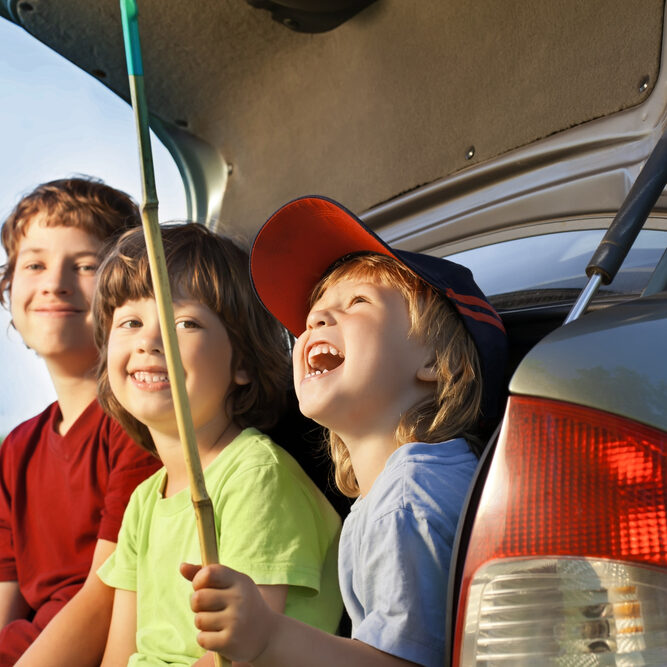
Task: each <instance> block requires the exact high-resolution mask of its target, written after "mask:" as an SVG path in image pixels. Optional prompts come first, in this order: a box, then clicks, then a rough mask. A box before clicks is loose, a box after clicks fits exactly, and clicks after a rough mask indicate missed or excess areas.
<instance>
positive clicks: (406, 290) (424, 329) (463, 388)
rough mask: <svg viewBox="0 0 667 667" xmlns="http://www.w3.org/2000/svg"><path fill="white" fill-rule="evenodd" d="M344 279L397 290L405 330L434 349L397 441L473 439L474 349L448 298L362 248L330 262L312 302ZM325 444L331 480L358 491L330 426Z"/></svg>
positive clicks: (351, 493)
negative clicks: (429, 379)
mask: <svg viewBox="0 0 667 667" xmlns="http://www.w3.org/2000/svg"><path fill="white" fill-rule="evenodd" d="M343 279H352V280H368V281H371V282H376V283H379V284H381V285H387V286H389V287H392V288H394V289H396V290H398V291H399V292H400V293H401V295H402V296H403V298H404V299H405V301H406V304H407V307H408V313H409V317H410V325H411V326H410V331H409V332H408V335H409V336H415V337H417V339H419V340H420V341H422V342H424V343H426V344H427V345H429V346H431V347H432V349H433V353H434V360H435V361H434V369H435V371H436V375H437V382H436V383H434V391H433V395H432V396H430V397H428V398H427V399H425V400H423V401H421V402H420V403H418V404H416V405H414V406H412V408H411V409H410V410H408V411H407V412H406V413H405V414H404V415H402V417H401V420H400V423H399V425H398V427H397V429H396V434H395V437H396V446H397V447H399V446H401V445H404V444H406V443H408V442H442V441H445V440H450V439H452V438H456V437H463V438H466V440H468V441H469V442H471V443H476V442H477V441H478V436H477V430H478V422H479V419H480V417H481V401H482V383H481V380H480V378H481V374H480V364H479V355H478V352H477V348H476V346H475V344H474V342H473V340H472V337H471V336H470V334H469V333H468V331H467V330H466V328H465V326H464V324H463V322H462V320H461V318H460V317H459V316H458V314H457V313H456V312H455V310H454V308H453V307H452V305H451V304H450V303H449V301H448V300H447V299H446V298H445V297H443V296H441V295H440V294H439V293H438V292H436V291H435V290H434V289H433V288H432V287H431V286H430V285H428V284H427V283H425V282H424V281H423V280H422V279H421V278H420V277H419V276H417V275H416V274H415V273H414V272H413V271H411V270H410V269H408V268H407V267H406V266H404V265H403V264H401V263H400V262H398V261H397V260H395V259H394V258H392V257H389V256H387V255H380V254H375V253H363V254H357V255H352V256H350V257H345V258H342V259H341V260H340V261H339V262H337V263H336V264H335V265H334V267H333V268H332V269H331V270H330V271H329V272H328V273H327V274H326V275H325V276H324V277H323V278H322V279H321V280H320V282H319V283H318V284H317V285H316V286H315V288H314V290H313V293H312V295H311V299H310V305H311V307H312V305H313V304H314V303H315V302H316V301H317V300H318V299H319V298H320V297H321V296H322V295H323V294H324V292H325V291H326V290H327V289H328V288H329V287H331V286H332V285H334V284H335V283H337V282H339V281H340V280H343ZM328 444H329V452H330V455H331V458H332V460H333V463H334V475H335V481H336V485H337V486H338V488H339V489H340V490H341V491H342V492H343V493H344V494H345V495H346V496H348V497H351V498H354V497H356V496H358V495H359V485H358V484H357V480H356V477H355V475H354V470H353V469H352V462H351V460H350V454H349V452H348V450H347V447H346V446H345V444H344V443H343V441H342V440H341V439H340V438H339V437H338V436H337V435H336V434H335V433H334V432H333V431H329V432H328Z"/></svg>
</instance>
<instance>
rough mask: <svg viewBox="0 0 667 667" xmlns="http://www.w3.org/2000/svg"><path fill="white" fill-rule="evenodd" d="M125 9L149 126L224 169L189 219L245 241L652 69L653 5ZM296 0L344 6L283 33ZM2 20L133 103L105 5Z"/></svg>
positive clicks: (620, 105)
mask: <svg viewBox="0 0 667 667" xmlns="http://www.w3.org/2000/svg"><path fill="white" fill-rule="evenodd" d="M138 4H139V10H140V14H139V26H140V30H141V38H142V48H143V53H144V71H145V79H146V87H147V97H148V103H149V107H150V109H151V112H152V114H153V116H154V117H156V118H158V119H160V120H161V121H162V123H163V128H162V130H160V134H162V135H164V134H166V135H171V139H172V140H173V141H175V142H176V143H177V144H178V143H179V142H180V143H182V142H183V140H184V139H183V137H184V136H186V135H194V136H195V137H197V138H199V139H201V140H202V141H203V142H205V143H206V144H208V145H209V146H210V147H212V149H213V152H211V153H209V155H214V156H215V158H217V159H219V160H220V161H221V164H223V165H224V167H225V171H228V172H229V178H228V179H227V183H226V188H225V191H224V200H223V202H222V206H221V208H220V207H219V206H217V205H216V206H210V207H209V208H208V209H207V211H206V212H204V211H203V209H198V210H193V212H194V213H196V214H197V215H198V216H201V215H203V214H204V213H206V214H208V215H216V217H218V214H219V222H220V223H221V224H222V225H224V226H225V228H227V229H231V230H233V231H235V232H241V233H242V234H244V235H245V236H246V237H251V236H252V234H253V233H254V231H256V229H257V228H258V227H259V225H260V224H261V223H262V222H263V221H264V220H265V219H266V218H267V217H268V216H269V215H270V214H271V213H272V212H273V211H274V210H275V209H276V208H277V207H278V206H280V205H281V204H282V203H284V202H285V201H287V200H289V199H291V198H294V197H296V196H299V195H303V194H306V193H321V194H325V195H329V196H331V197H334V198H336V199H338V200H340V201H342V202H343V203H345V204H346V205H347V206H348V207H349V208H350V209H351V210H353V211H355V212H357V213H361V212H363V211H366V210H368V209H370V208H372V207H374V206H376V205H378V204H381V203H383V202H387V201H390V200H392V199H393V198H395V197H397V196H398V195H400V194H401V193H405V192H409V191H412V190H414V189H416V188H419V187H420V186H423V185H425V184H429V183H433V182H435V181H437V180H438V179H442V178H445V177H447V176H450V175H452V174H455V173H457V172H460V171H462V170H465V169H469V168H471V167H474V166H475V165H478V164H480V163H483V162H484V161H487V160H490V159H491V158H494V157H497V156H499V155H502V154H504V153H507V152H508V151H511V150H513V149H516V148H517V147H520V146H525V145H527V144H530V143H531V142H534V141H536V140H539V139H541V138H544V137H547V136H550V135H553V134H554V133H557V132H560V131H562V130H565V129H567V128H571V127H574V126H577V125H580V124H582V123H586V122H587V121H590V120H592V119H596V118H600V117H604V116H607V115H609V114H613V113H615V112H617V111H619V110H622V109H627V108H630V107H633V106H634V105H637V104H639V103H641V102H642V101H643V100H645V99H646V98H647V97H648V96H649V95H650V93H651V91H652V90H653V87H654V85H655V82H656V79H657V75H658V70H659V63H660V50H661V39H662V27H663V8H664V7H663V6H664V0H642V1H641V2H628V1H627V0H588V1H587V2H580V1H579V0H535V1H534V2H530V3H527V2H523V1H522V0H505V1H504V2H502V3H498V2H494V1H493V0H484V1H483V2H477V3H470V2H466V0H422V1H421V2H419V3H413V2H405V1H404V0H376V1H375V2H372V3H370V4H369V3H355V2H350V1H349V0H348V2H335V1H334V0H329V1H328V2H325V1H321V2H317V3H304V2H296V1H294V0H292V1H291V2H287V1H285V2H279V3H272V2H262V1H258V0H254V2H253V1H252V0H249V1H248V2H244V0H216V1H215V2H197V3H188V2H162V1H161V0H141V1H140V2H139V3H138ZM252 5H256V6H255V7H254V6H252ZM280 5H285V6H287V9H286V8H285V7H281V6H280ZM307 5H312V6H318V7H322V8H323V9H325V10H327V9H328V10H332V9H333V8H336V7H338V8H343V9H345V8H348V10H349V13H351V14H353V15H352V16H351V17H350V18H349V19H348V20H347V21H344V22H343V23H342V24H341V25H339V26H338V27H335V28H334V29H332V30H329V31H326V32H316V33H307V32H298V31H295V30H293V29H290V28H289V27H287V26H289V25H292V27H298V26H297V22H296V21H292V22H291V23H290V21H289V20H286V19H285V14H284V13H283V14H280V11H283V12H285V11H290V10H289V8H290V7H292V8H295V7H296V8H297V9H296V10H294V9H292V10H291V11H293V12H294V11H296V15H297V17H298V11H299V10H298V8H299V7H304V6H307ZM355 5H357V7H355ZM363 5H368V6H366V7H365V9H361V11H358V12H357V13H354V11H355V10H356V9H358V7H359V6H362V7H363ZM261 6H268V7H273V9H274V10H277V12H278V13H277V17H278V18H281V21H282V22H279V21H277V20H272V18H271V15H270V13H269V12H268V11H265V10H262V9H260V8H258V7H261ZM0 12H2V13H4V15H5V16H13V17H14V19H15V20H16V21H17V22H20V23H21V24H22V25H23V26H24V27H25V28H26V29H27V30H28V31H29V32H30V33H32V34H33V35H34V36H35V37H36V38H37V39H39V40H40V41H42V42H44V43H45V44H47V45H48V46H50V47H52V48H53V49H55V50H56V51H57V52H58V53H60V54H62V55H63V56H65V57H66V58H68V59H70V60H71V61H72V62H74V63H75V64H76V65H77V66H79V67H81V68H83V69H84V70H86V71H87V72H89V73H91V74H92V75H93V76H96V77H97V78H98V79H99V80H100V81H102V83H104V85H106V86H108V87H109V88H110V89H111V90H113V91H115V92H116V93H118V94H119V95H120V96H121V97H123V98H125V99H126V100H127V99H128V98H129V93H128V84H127V74H126V67H125V59H124V52H123V41H122V31H121V25H120V11H119V4H118V0H97V1H96V2H86V1H83V0H29V1H28V0H18V1H17V0H3V1H2V2H0ZM302 27H303V28H304V29H307V28H308V25H304V26H302ZM610 64H611V66H610ZM167 145H169V137H167ZM132 158H134V156H132ZM185 159H186V160H187V158H185ZM202 221H203V220H202Z"/></svg>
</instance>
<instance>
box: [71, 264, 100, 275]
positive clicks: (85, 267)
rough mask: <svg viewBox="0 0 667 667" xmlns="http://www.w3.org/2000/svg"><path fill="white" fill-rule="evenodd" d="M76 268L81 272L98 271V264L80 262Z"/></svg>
mask: <svg viewBox="0 0 667 667" xmlns="http://www.w3.org/2000/svg"><path fill="white" fill-rule="evenodd" d="M76 270H77V271H78V272H79V273H95V272H96V271H97V264H79V265H78V266H77V267H76Z"/></svg>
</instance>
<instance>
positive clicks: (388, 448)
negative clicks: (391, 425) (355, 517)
mask: <svg viewBox="0 0 667 667" xmlns="http://www.w3.org/2000/svg"><path fill="white" fill-rule="evenodd" d="M339 437H340V438H341V439H342V440H343V442H344V443H345V446H346V447H347V450H348V452H349V453H350V461H351V463H352V468H353V470H354V475H355V477H356V478H357V483H358V484H359V492H360V493H361V495H362V496H366V495H367V494H368V492H369V491H370V490H371V487H372V486H373V484H374V483H375V480H376V479H377V478H378V476H379V475H380V473H381V472H382V471H383V470H384V466H385V464H386V463H387V459H388V458H389V457H390V456H391V455H392V453H393V452H395V451H396V447H397V445H396V439H395V434H394V431H393V430H392V431H391V432H388V433H382V434H369V435H366V436H357V437H354V436H350V435H347V436H346V435H344V434H339Z"/></svg>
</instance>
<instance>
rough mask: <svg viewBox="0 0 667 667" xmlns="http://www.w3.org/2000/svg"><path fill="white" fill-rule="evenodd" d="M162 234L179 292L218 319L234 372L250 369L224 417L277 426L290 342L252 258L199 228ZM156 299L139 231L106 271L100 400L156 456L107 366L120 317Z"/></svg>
mask: <svg viewBox="0 0 667 667" xmlns="http://www.w3.org/2000/svg"><path fill="white" fill-rule="evenodd" d="M161 229H162V241H163V245H164V250H165V257H166V262H167V273H168V275H169V281H170V285H171V289H172V292H174V293H181V294H185V295H188V296H189V297H190V298H192V299H196V300H198V301H200V302H201V303H203V304H205V305H206V306H208V308H210V309H211V310H212V311H213V312H214V313H216V314H217V315H218V317H219V318H220V321H221V322H222V323H223V324H224V326H225V329H226V330H227V334H228V336H229V341H230V343H231V347H232V369H233V370H234V371H235V370H238V369H240V368H243V369H244V370H245V371H246V372H247V373H248V376H249V378H250V382H249V383H248V384H244V385H234V387H233V388H232V390H231V391H230V393H229V395H228V396H227V399H226V406H220V409H221V410H222V409H227V411H228V414H229V416H230V418H231V419H233V420H234V422H235V423H236V424H237V425H238V426H240V427H241V428H245V427H248V426H255V427H257V428H259V429H266V428H269V427H271V426H273V424H274V423H275V422H276V421H277V419H278V417H279V416H280V413H281V412H282V409H283V407H284V404H285V400H286V396H287V389H288V386H289V382H290V357H289V339H288V336H287V333H286V332H285V330H284V329H283V328H282V326H281V325H280V324H279V323H278V321H277V320H276V319H274V318H273V316H272V315H270V314H269V313H268V311H266V310H265V309H264V308H263V306H262V305H261V303H260V302H259V300H258V299H257V298H256V297H255V295H254V293H253V291H252V287H251V285H250V274H249V271H248V255H247V253H246V252H245V250H243V249H241V248H240V247H239V246H238V245H236V244H235V243H234V242H233V241H232V240H231V239H229V238H227V237H224V236H219V235H217V234H214V233H213V232H211V231H209V230H207V229H206V228H205V227H204V226H203V225H200V224H197V223H186V224H170V225H162V227H161ZM153 297H154V292H153V284H152V280H151V274H150V268H149V265H148V256H147V251H146V244H145V242H144V235H143V230H142V229H136V230H132V231H130V232H127V233H125V234H124V235H123V236H122V237H121V238H120V239H119V241H118V243H117V245H116V246H115V247H114V248H113V249H112V251H111V253H110V254H109V255H108V257H107V258H106V259H105V260H104V262H103V263H102V266H101V267H100V269H99V280H98V286H97V292H96V294H95V297H94V299H93V317H94V321H95V342H96V343H97V346H98V348H99V350H100V363H99V368H98V397H99V401H100V403H101V404H102V407H103V408H104V409H105V410H106V411H107V412H108V413H109V414H111V415H112V416H113V417H115V418H116V419H117V420H118V421H119V422H120V423H121V424H122V426H123V427H124V428H125V430H126V431H127V432H128V433H129V434H130V435H131V436H132V437H133V438H134V439H135V440H136V441H137V442H138V443H139V444H141V445H142V446H143V447H144V448H145V449H147V450H148V451H150V452H153V453H154V452H155V445H154V444H153V439H152V438H151V436H150V433H149V432H148V429H147V428H146V426H144V424H142V423H141V422H139V421H138V420H137V419H135V418H134V417H133V416H132V415H131V414H130V413H129V412H128V411H127V410H125V409H124V408H123V407H122V406H121V405H120V403H119V402H118V401H117V400H116V397H115V396H114V395H113V392H112V391H111V387H110V385H109V377H108V373H107V360H106V356H107V343H108V340H109V331H110V328H111V321H112V318H113V313H114V310H115V309H116V308H119V307H120V306H122V305H123V304H124V303H125V302H126V301H130V300H136V299H143V298H153Z"/></svg>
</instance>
